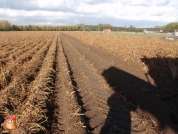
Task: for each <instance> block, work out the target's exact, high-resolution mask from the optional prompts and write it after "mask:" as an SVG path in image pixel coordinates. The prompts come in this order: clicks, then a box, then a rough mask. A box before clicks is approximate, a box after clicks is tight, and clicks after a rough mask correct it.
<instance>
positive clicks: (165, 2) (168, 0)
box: [156, 0, 171, 6]
mask: <svg viewBox="0 0 178 134" xmlns="http://www.w3.org/2000/svg"><path fill="white" fill-rule="evenodd" d="M170 2H171V0H166V1H162V2H161V3H157V4H156V5H157V6H166V5H169V3H170Z"/></svg>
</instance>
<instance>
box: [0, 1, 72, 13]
mask: <svg viewBox="0 0 178 134" xmlns="http://www.w3.org/2000/svg"><path fill="white" fill-rule="evenodd" d="M0 8H9V9H16V10H26V11H34V10H42V11H62V12H75V10H74V9H73V8H70V7H67V6H66V5H65V4H61V5H60V6H58V7H49V8H40V7H38V6H37V5H36V4H32V3H30V1H22V0H18V1H17V0H13V1H12V0H2V1H0Z"/></svg>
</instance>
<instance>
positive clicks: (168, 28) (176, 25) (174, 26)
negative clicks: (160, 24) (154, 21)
mask: <svg viewBox="0 0 178 134" xmlns="http://www.w3.org/2000/svg"><path fill="white" fill-rule="evenodd" d="M175 29H178V22H171V23H169V24H167V25H166V26H165V27H164V31H166V32H174V30H175Z"/></svg>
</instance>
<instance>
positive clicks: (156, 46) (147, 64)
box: [0, 32, 178, 134]
mask: <svg viewBox="0 0 178 134" xmlns="http://www.w3.org/2000/svg"><path fill="white" fill-rule="evenodd" d="M177 113H178V42H177V41H168V40H164V39H163V38H161V37H144V36H125V35H117V34H115V35H114V34H113V35H105V34H94V33H92V32H0V123H3V121H4V118H5V117H6V116H8V115H15V116H16V117H17V128H18V129H17V130H14V131H12V132H11V133H12V134H156V133H165V134H176V133H178V114H177Z"/></svg>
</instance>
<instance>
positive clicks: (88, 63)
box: [61, 34, 155, 134]
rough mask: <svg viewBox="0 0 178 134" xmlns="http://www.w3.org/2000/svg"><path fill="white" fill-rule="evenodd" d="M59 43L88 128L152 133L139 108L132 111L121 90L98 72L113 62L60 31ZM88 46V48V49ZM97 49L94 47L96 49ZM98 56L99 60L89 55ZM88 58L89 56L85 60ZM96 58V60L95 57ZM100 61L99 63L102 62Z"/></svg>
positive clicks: (102, 132)
mask: <svg viewBox="0 0 178 134" xmlns="http://www.w3.org/2000/svg"><path fill="white" fill-rule="evenodd" d="M61 41H62V46H63V48H64V53H65V55H66V58H67V60H68V64H69V66H70V68H71V71H72V76H71V77H72V78H73V79H74V80H75V82H76V85H75V89H76V90H77V92H78V93H79V96H80V97H81V101H82V103H83V105H82V106H81V107H82V108H83V109H84V110H85V116H86V118H87V119H86V120H84V124H86V127H87V130H88V131H89V133H97V134H99V133H101V134H105V133H107V134H109V133H126V134H127V133H128V134H129V133H155V132H154V131H153V130H152V129H151V128H150V127H148V126H144V127H143V125H144V123H145V122H146V121H145V120H144V119H143V118H144V117H143V116H142V115H140V114H139V113H138V112H132V113H130V111H131V107H130V105H129V104H127V101H126V100H125V99H126V98H124V97H123V96H122V95H121V94H119V93H115V92H114V91H113V90H112V88H111V87H110V86H109V85H108V83H107V81H106V80H105V79H104V78H103V76H102V75H101V71H102V70H103V69H105V68H107V67H109V66H111V65H112V64H113V61H112V60H111V61H110V62H108V63H106V62H103V58H102V57H101V56H100V55H98V54H97V53H96V52H95V51H90V52H91V53H90V58H88V57H89V55H85V54H84V53H83V52H86V51H88V50H90V48H89V47H87V46H85V47H84V46H83V47H82V45H83V44H81V43H79V42H78V41H76V40H75V39H73V38H70V37H68V36H66V35H64V34H61ZM87 49H88V50H87ZM96 51H97V50H96ZM95 57H97V58H96V59H97V61H98V63H97V62H96V61H95V62H93V61H92V60H91V59H92V58H93V59H95ZM88 59H90V60H88ZM96 59H95V60H96ZM101 63H102V64H101Z"/></svg>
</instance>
